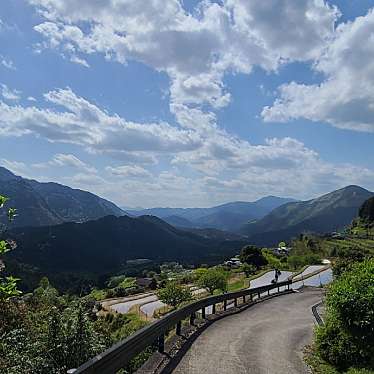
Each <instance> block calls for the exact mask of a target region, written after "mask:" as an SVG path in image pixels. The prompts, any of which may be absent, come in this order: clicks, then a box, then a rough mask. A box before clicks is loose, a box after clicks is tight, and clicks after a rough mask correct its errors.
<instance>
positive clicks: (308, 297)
mask: <svg viewBox="0 0 374 374" xmlns="http://www.w3.org/2000/svg"><path fill="white" fill-rule="evenodd" d="M321 297H322V294H321V290H319V289H307V290H303V291H302V292H300V293H294V294H288V295H283V296H280V297H276V298H273V299H270V300H267V301H264V302H262V303H259V304H257V305H255V306H253V307H251V308H248V309H247V310H245V311H243V312H241V313H239V314H236V315H232V316H229V317H226V318H223V319H221V320H219V321H216V322H214V323H213V324H212V325H211V326H209V327H208V328H207V329H206V330H205V331H203V332H202V334H201V335H200V336H199V337H198V338H197V339H196V341H195V342H194V343H193V344H192V346H191V348H190V349H189V350H188V352H187V353H186V354H185V355H184V357H183V358H182V360H181V361H180V362H179V364H178V365H177V367H176V368H175V369H174V371H173V373H178V374H182V373H183V374H221V373H224V374H226V373H227V374H231V373H232V374H244V373H246V374H247V373H250V374H304V373H310V371H309V369H308V368H307V366H306V365H305V363H304V362H303V349H304V347H305V345H307V344H309V343H310V342H311V340H312V334H313V326H314V325H315V323H316V322H315V319H314V316H313V314H312V311H311V308H312V306H313V305H314V304H317V303H318V302H319V301H321Z"/></svg>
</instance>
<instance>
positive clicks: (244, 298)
mask: <svg viewBox="0 0 374 374" xmlns="http://www.w3.org/2000/svg"><path fill="white" fill-rule="evenodd" d="M243 304H245V295H244V296H243Z"/></svg>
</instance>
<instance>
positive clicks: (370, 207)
mask: <svg viewBox="0 0 374 374" xmlns="http://www.w3.org/2000/svg"><path fill="white" fill-rule="evenodd" d="M358 215H359V217H360V218H361V219H362V220H364V221H366V222H368V223H374V197H371V198H370V199H368V200H366V201H365V202H364V203H363V204H362V206H361V208H360V211H359V213H358Z"/></svg>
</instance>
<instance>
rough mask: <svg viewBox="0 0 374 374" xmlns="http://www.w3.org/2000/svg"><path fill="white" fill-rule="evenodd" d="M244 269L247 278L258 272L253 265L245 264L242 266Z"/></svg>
mask: <svg viewBox="0 0 374 374" xmlns="http://www.w3.org/2000/svg"><path fill="white" fill-rule="evenodd" d="M242 269H243V271H244V273H245V276H246V277H250V276H251V275H252V274H254V273H255V272H256V270H257V269H256V266H254V265H252V264H247V263H244V264H243V265H242Z"/></svg>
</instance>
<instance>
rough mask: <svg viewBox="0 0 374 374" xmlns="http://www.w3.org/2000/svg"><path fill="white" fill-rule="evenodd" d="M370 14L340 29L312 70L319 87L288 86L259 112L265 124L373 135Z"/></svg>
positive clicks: (373, 16) (373, 23) (373, 29)
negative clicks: (306, 124) (302, 123)
mask: <svg viewBox="0 0 374 374" xmlns="http://www.w3.org/2000/svg"><path fill="white" fill-rule="evenodd" d="M373 41H374V12H373V10H371V11H369V12H368V14H367V15H365V16H362V17H358V18H356V19H355V20H354V21H352V22H348V23H343V24H340V25H339V26H338V28H337V30H336V33H335V35H334V39H333V40H332V41H331V43H330V44H329V46H328V47H327V48H326V50H325V52H324V53H323V54H322V56H321V57H320V58H319V59H318V61H317V62H316V64H315V66H314V69H315V70H316V71H318V72H319V73H322V74H323V75H324V77H325V78H324V80H323V81H322V83H320V84H313V85H305V84H297V83H295V82H291V83H289V84H285V85H283V86H281V87H280V89H279V98H278V99H277V100H276V101H275V102H274V104H273V105H272V106H270V107H266V108H264V110H263V112H262V116H263V118H264V119H265V121H269V122H270V121H273V122H286V121H289V120H293V119H299V118H305V119H308V120H311V121H321V122H327V123H329V124H331V125H333V126H335V127H339V128H343V129H351V130H358V131H368V132H374V122H373V118H374V43H373Z"/></svg>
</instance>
